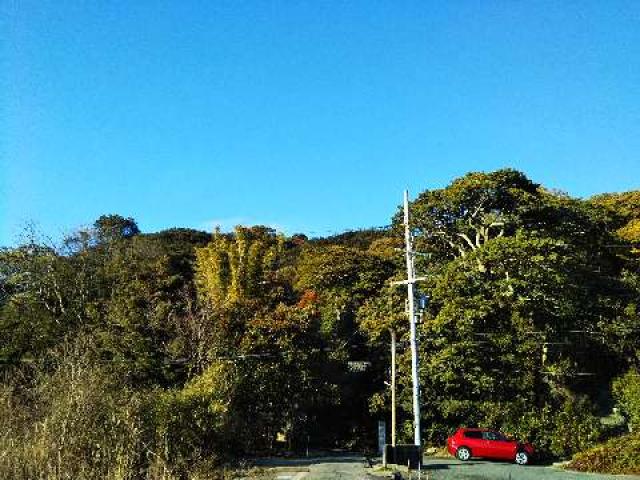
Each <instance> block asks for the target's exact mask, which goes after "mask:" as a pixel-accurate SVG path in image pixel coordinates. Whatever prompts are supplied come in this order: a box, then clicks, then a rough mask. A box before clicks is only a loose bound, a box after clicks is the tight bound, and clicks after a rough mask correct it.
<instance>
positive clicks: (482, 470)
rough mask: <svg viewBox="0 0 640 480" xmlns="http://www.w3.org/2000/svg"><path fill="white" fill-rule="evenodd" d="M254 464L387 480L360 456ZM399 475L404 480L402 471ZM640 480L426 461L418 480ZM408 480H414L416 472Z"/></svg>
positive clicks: (325, 476) (320, 477)
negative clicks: (369, 466)
mask: <svg viewBox="0 0 640 480" xmlns="http://www.w3.org/2000/svg"><path fill="white" fill-rule="evenodd" d="M258 464H260V465H262V466H265V467H271V468H274V472H275V474H274V477H275V480H375V479H380V480H382V479H384V478H388V475H387V476H386V477H385V475H384V474H383V473H382V472H375V471H372V469H370V468H368V464H367V462H366V460H365V458H364V457H362V456H359V455H340V456H327V457H315V458H300V459H263V460H262V461H259V462H258ZM404 470H405V471H404V472H402V476H403V478H405V479H408V477H407V473H406V468H405V469H404ZM453 479H456V480H613V479H615V480H621V479H629V480H630V479H635V480H640V476H631V475H629V476H626V475H598V474H590V473H578V472H570V471H565V470H562V469H559V468H555V467H549V466H542V465H527V466H524V467H521V466H518V465H515V464H511V463H503V462H489V461H483V460H473V459H472V460H470V461H468V462H460V461H458V460H456V459H454V458H451V459H446V458H442V459H428V460H426V462H425V465H424V469H423V471H422V474H421V480H453ZM411 480H418V475H417V472H414V473H413V475H412V476H411Z"/></svg>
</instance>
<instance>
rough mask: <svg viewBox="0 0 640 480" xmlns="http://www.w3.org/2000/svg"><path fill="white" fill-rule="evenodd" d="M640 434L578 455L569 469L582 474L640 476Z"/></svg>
mask: <svg viewBox="0 0 640 480" xmlns="http://www.w3.org/2000/svg"><path fill="white" fill-rule="evenodd" d="M638 452H640V434H638V433H634V434H630V435H624V436H622V437H617V438H613V439H611V440H609V441H607V442H606V443H603V444H601V445H598V446H596V447H594V448H592V449H590V450H586V451H584V452H581V453H578V454H576V455H575V456H574V457H573V460H572V461H571V463H570V464H569V465H568V468H570V469H573V470H579V471H581V472H595V473H611V474H630V475H633V474H635V475H637V474H640V455H638Z"/></svg>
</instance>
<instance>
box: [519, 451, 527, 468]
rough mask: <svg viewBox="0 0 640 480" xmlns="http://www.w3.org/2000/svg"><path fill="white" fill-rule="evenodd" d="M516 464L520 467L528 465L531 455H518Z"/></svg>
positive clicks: (524, 453)
mask: <svg viewBox="0 0 640 480" xmlns="http://www.w3.org/2000/svg"><path fill="white" fill-rule="evenodd" d="M516 463H517V464H518V465H526V464H527V463H529V454H528V453H527V452H518V453H516Z"/></svg>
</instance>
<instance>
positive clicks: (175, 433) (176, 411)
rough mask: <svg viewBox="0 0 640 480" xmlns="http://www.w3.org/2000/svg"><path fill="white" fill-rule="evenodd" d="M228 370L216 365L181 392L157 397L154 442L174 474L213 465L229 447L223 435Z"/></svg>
mask: <svg viewBox="0 0 640 480" xmlns="http://www.w3.org/2000/svg"><path fill="white" fill-rule="evenodd" d="M230 375H232V367H230V366H229V364H226V363H216V364H213V365H212V366H210V367H209V368H208V369H206V370H205V371H204V372H203V373H202V374H201V375H200V376H198V377H195V378H194V379H193V380H191V381H190V382H189V383H187V385H185V387H184V388H183V389H181V390H168V391H166V392H163V393H162V394H160V395H159V396H158V398H157V401H156V404H155V409H154V413H155V422H156V429H157V435H158V438H157V442H158V445H159V446H160V453H161V455H162V458H163V459H164V460H165V461H166V462H167V463H168V464H169V465H172V466H173V468H174V469H175V470H176V471H181V470H186V469H188V468H189V465H192V464H194V463H201V462H202V461H204V460H205V459H206V461H207V462H210V463H213V464H215V463H216V462H217V461H218V460H219V459H220V457H221V456H223V455H224V453H225V452H228V451H229V449H230V448H231V445H232V444H233V440H232V439H231V438H230V437H231V436H230V435H228V434H227V433H226V427H227V415H226V414H227V409H228V407H229V403H230V401H231V399H230V396H231V389H232V385H233V382H232V381H231V379H230Z"/></svg>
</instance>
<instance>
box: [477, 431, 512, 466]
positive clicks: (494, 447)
mask: <svg viewBox="0 0 640 480" xmlns="http://www.w3.org/2000/svg"><path fill="white" fill-rule="evenodd" d="M482 440H483V442H484V450H485V451H486V456H487V458H495V459H501V460H512V459H513V458H514V457H515V448H516V443H515V442H513V441H511V440H509V439H507V438H506V437H505V436H504V435H502V434H501V433H499V432H494V431H487V432H482Z"/></svg>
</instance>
